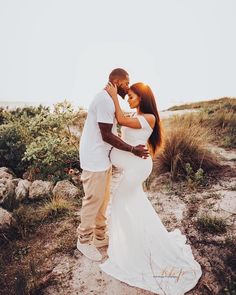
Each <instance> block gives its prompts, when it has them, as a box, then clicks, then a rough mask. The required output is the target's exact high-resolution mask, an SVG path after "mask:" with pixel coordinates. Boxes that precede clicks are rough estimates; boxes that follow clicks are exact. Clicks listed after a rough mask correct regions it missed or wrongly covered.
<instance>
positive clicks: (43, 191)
mask: <svg viewBox="0 0 236 295" xmlns="http://www.w3.org/2000/svg"><path fill="white" fill-rule="evenodd" d="M52 190H53V183H52V182H50V181H43V180H35V181H33V183H32V184H31V186H30V188H29V197H28V198H29V199H31V200H38V199H44V198H50V197H51V196H52Z"/></svg>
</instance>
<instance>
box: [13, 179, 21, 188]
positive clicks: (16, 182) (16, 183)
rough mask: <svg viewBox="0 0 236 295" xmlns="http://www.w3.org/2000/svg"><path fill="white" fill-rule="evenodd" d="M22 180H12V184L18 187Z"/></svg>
mask: <svg viewBox="0 0 236 295" xmlns="http://www.w3.org/2000/svg"><path fill="white" fill-rule="evenodd" d="M20 180H21V178H14V179H12V182H13V184H14V185H15V186H17V185H18V183H19V181H20Z"/></svg>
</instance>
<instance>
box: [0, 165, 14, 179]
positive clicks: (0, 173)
mask: <svg viewBox="0 0 236 295" xmlns="http://www.w3.org/2000/svg"><path fill="white" fill-rule="evenodd" d="M9 171H10V170H9V169H8V168H6V167H1V168H0V179H2V178H7V179H13V178H14V177H13V174H12V173H10V172H9Z"/></svg>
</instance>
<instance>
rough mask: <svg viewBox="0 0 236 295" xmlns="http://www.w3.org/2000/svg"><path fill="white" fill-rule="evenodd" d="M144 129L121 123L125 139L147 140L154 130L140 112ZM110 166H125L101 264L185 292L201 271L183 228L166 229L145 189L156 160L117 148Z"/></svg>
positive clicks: (157, 289)
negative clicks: (129, 126)
mask: <svg viewBox="0 0 236 295" xmlns="http://www.w3.org/2000/svg"><path fill="white" fill-rule="evenodd" d="M136 117H137V118H138V119H139V121H140V124H141V126H142V128H141V129H132V128H128V127H122V139H123V140H124V141H125V142H127V143H129V144H131V145H134V146H135V145H138V144H146V143H147V140H148V138H149V136H150V135H151V133H152V128H151V127H150V125H149V124H148V122H147V121H146V119H145V118H144V116H141V115H136ZM110 157H111V161H112V164H113V165H114V166H116V167H118V168H121V169H122V175H121V180H120V181H119V184H118V186H117V188H116V191H115V192H114V194H113V197H112V203H111V208H110V210H111V211H110V216H109V217H108V232H109V247H108V256H109V258H108V259H107V260H106V261H105V262H104V263H102V264H100V268H101V269H102V270H103V271H104V272H106V273H107V274H108V275H111V276H112V277H114V278H116V279H118V280H120V281H122V282H125V283H127V284H129V285H131V286H136V287H139V288H142V289H145V290H149V291H151V292H154V293H155V294H159V295H183V294H185V292H187V291H189V290H191V289H192V288H193V287H194V286H195V285H196V284H197V282H198V280H199V278H200V277H201V275H202V271H201V267H200V265H199V263H198V262H197V261H196V260H194V257H193V254H192V251H191V247H190V246H189V245H188V244H186V237H185V236H184V235H182V234H181V232H180V230H179V229H175V230H174V231H172V232H168V231H167V229H166V228H165V226H164V225H163V224H162V222H161V220H160V218H159V216H158V214H157V213H156V211H155V209H154V208H153V207H152V205H151V203H150V201H149V200H148V198H147V195H146V194H145V193H144V191H143V187H142V183H143V181H144V180H145V179H146V178H147V177H148V176H149V175H150V173H151V171H152V165H153V163H152V159H151V157H148V158H147V159H142V158H139V157H137V156H135V155H133V154H131V153H128V152H124V151H121V150H118V149H115V148H113V149H112V151H111V155H110Z"/></svg>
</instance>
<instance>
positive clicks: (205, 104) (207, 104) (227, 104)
mask: <svg viewBox="0 0 236 295" xmlns="http://www.w3.org/2000/svg"><path fill="white" fill-rule="evenodd" d="M232 105H233V106H234V105H236V99H235V98H230V97H222V98H219V99H213V100H206V101H200V102H194V103H189V104H183V105H179V106H173V107H171V108H169V109H168V111H177V110H186V109H200V108H215V107H216V106H217V107H222V108H231V106H232Z"/></svg>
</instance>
